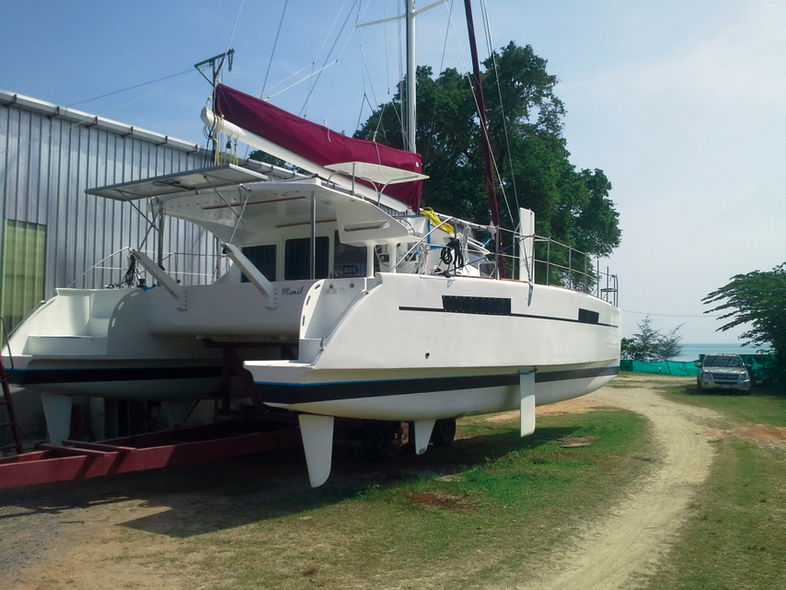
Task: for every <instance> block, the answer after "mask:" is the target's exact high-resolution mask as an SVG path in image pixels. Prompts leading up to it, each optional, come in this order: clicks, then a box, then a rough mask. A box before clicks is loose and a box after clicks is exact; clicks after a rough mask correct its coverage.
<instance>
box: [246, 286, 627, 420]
mask: <svg viewBox="0 0 786 590" xmlns="http://www.w3.org/2000/svg"><path fill="white" fill-rule="evenodd" d="M339 288H340V281H331V280H326V281H320V282H317V283H315V285H314V287H313V290H312V293H314V298H315V299H316V301H315V302H312V303H311V305H319V302H320V301H321V299H322V298H329V297H330V293H331V292H335V291H337V290H338V289H339ZM364 293H365V296H364V297H361V298H358V299H356V300H355V302H354V304H353V305H351V307H350V308H349V309H348V310H347V311H345V312H344V313H343V314H342V315H341V316H340V317H339V318H338V319H337V320H336V322H335V323H334V324H332V325H331V327H330V328H329V329H328V330H327V331H324V332H322V333H321V334H310V336H312V337H311V338H308V339H306V341H307V342H309V343H310V345H311V349H312V352H311V354H312V358H311V359H309V361H310V362H304V359H303V358H302V356H303V355H301V359H300V360H299V361H297V362H294V361H274V362H271V361H247V362H246V363H245V368H246V369H247V370H248V371H249V372H250V373H251V374H252V376H253V378H254V384H255V391H256V398H257V400H260V401H262V402H263V403H266V404H268V405H271V406H276V407H284V408H287V409H291V410H296V411H301V412H310V413H316V414H324V415H332V416H342V417H348V418H366V419H378V420H417V419H422V418H447V417H456V416H461V415H467V414H478V413H486V412H497V411H504V410H510V409H513V408H516V407H518V404H519V381H520V376H521V375H522V374H526V373H530V372H533V373H534V382H535V396H536V403H537V404H548V403H553V402H557V401H561V400H564V399H569V398H572V397H577V396H580V395H584V394H586V393H589V392H590V391H593V390H595V389H597V388H598V387H601V386H602V385H603V384H605V383H607V382H608V381H609V380H610V379H612V378H613V376H614V375H615V374H616V373H617V372H618V371H619V312H618V310H617V309H616V308H614V307H613V306H611V305H609V304H608V303H605V302H603V301H601V300H599V299H596V298H594V297H590V296H588V295H585V294H582V293H578V292H575V291H570V290H567V289H562V288H557V287H546V286H538V285H533V286H532V287H530V285H529V284H528V283H522V282H517V281H493V280H488V279H482V278H472V277H453V278H446V277H434V276H429V277H424V276H419V275H403V274H402V275H394V274H382V275H380V276H379V278H378V282H376V284H375V285H370V288H369V289H368V290H366V291H365V292H364ZM303 317H304V318H307V317H308V315H307V313H305V312H304V315H303ZM304 332H305V333H306V334H308V325H305V326H304ZM316 336H320V338H316Z"/></svg>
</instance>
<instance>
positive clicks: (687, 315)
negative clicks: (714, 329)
mask: <svg viewBox="0 0 786 590" xmlns="http://www.w3.org/2000/svg"><path fill="white" fill-rule="evenodd" d="M622 311H623V312H625V313H637V314H639V315H652V316H656V317H662V318H719V317H721V315H722V314H719V313H699V314H691V313H657V312H653V311H636V310H633V309H623V310H622Z"/></svg>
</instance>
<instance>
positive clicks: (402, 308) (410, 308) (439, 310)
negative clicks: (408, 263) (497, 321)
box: [398, 305, 619, 328]
mask: <svg viewBox="0 0 786 590" xmlns="http://www.w3.org/2000/svg"><path fill="white" fill-rule="evenodd" d="M398 309H399V311H424V312H429V313H473V312H468V311H461V310H453V309H443V308H441V307H413V306H408V305H400V306H399V308H398ZM593 313H595V312H593ZM485 315H497V316H500V317H506V318H529V319H533V320H553V321H555V322H570V323H572V324H585V325H588V326H603V327H604V328H619V326H618V325H617V324H605V323H603V322H599V321H592V322H589V321H587V320H586V319H585V318H584V317H582V318H581V319H579V318H576V319H572V318H560V317H557V316H549V315H535V314H529V313H513V312H510V313H505V314H503V313H495V314H485Z"/></svg>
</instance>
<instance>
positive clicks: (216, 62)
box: [194, 49, 235, 158]
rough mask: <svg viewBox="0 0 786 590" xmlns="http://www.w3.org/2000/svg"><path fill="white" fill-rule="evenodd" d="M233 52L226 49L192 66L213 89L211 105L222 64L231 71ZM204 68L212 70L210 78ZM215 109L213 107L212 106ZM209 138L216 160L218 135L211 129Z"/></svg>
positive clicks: (214, 97) (214, 99)
mask: <svg viewBox="0 0 786 590" xmlns="http://www.w3.org/2000/svg"><path fill="white" fill-rule="evenodd" d="M234 56H235V50H234V49H228V50H227V51H225V52H224V53H219V54H218V55H214V56H213V57H209V58H207V59H205V60H202V61H200V62H199V63H196V64H194V67H195V68H196V71H197V72H199V73H200V74H202V77H203V78H204V79H205V80H207V81H208V83H209V84H210V86H211V87H212V88H213V92H212V95H213V105H215V103H216V84H218V77H219V76H220V75H221V69H222V68H223V67H224V62H225V61H226V62H227V71H230V72H231V71H232V62H233V61H234ZM206 66H210V69H211V70H212V76H211V77H210V78H208V77H207V76H206V75H205V72H204V71H202V70H203V68H205V67H206ZM214 108H215V106H214ZM209 131H210V137H209V141H211V142H212V143H213V153H214V154H215V156H216V158H218V135H217V134H216V133H214V130H213V129H210V130H209Z"/></svg>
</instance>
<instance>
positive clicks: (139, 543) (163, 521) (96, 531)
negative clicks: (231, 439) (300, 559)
mask: <svg viewBox="0 0 786 590" xmlns="http://www.w3.org/2000/svg"><path fill="white" fill-rule="evenodd" d="M663 383H664V381H662V380H661V381H659V379H658V377H657V376H655V377H653V376H629V375H628V376H625V377H622V378H620V379H618V380H616V381H615V382H613V384H612V386H609V387H605V388H603V389H602V390H599V391H598V392H596V393H594V394H592V395H591V396H585V397H584V398H580V399H578V400H573V401H571V402H565V403H564V404H556V405H553V406H547V407H545V408H542V409H541V410H542V412H543V413H554V412H581V411H587V410H589V409H592V408H593V407H597V406H605V407H608V406H616V407H621V408H625V409H629V410H632V411H634V412H638V413H640V414H642V415H644V416H646V417H647V418H648V419H649V420H650V421H651V423H652V432H653V437H654V439H655V442H656V445H657V448H658V451H657V454H656V455H654V458H655V462H654V464H653V465H654V469H653V470H652V473H651V475H650V476H649V477H648V478H647V479H646V480H645V481H643V482H639V483H638V484H637V485H636V487H635V488H634V489H631V490H629V492H628V495H627V497H625V499H624V500H623V501H622V502H621V503H620V504H619V505H618V506H616V507H615V509H614V510H612V511H611V512H610V513H609V514H608V515H607V516H606V517H604V519H602V521H599V522H595V523H590V524H589V525H588V526H587V528H586V530H584V531H582V532H581V533H580V535H579V536H578V537H577V538H576V539H574V542H572V543H571V544H570V546H569V547H563V548H558V549H556V550H555V551H554V553H553V555H551V556H550V557H549V558H547V559H545V560H543V561H542V562H541V563H539V565H538V568H537V569H528V571H527V575H526V577H525V576H516V579H519V580H522V579H527V580H528V582H527V585H526V586H522V588H528V589H529V588H533V589H534V588H537V589H556V588H560V589H570V588H581V589H582V590H583V589H586V588H593V589H613V588H631V587H635V585H636V582H637V580H640V579H641V578H643V577H644V576H646V575H647V573H648V572H651V571H652V570H653V568H654V566H655V565H656V564H657V563H658V561H659V560H660V559H662V558H663V557H664V556H665V554H666V552H667V551H668V549H669V547H670V543H671V541H672V540H673V539H674V538H675V535H676V534H677V532H678V530H679V527H680V525H681V524H682V522H683V520H684V514H685V511H686V509H687V507H688V505H689V503H690V502H691V500H692V498H693V497H694V494H695V492H696V490H697V488H698V486H699V485H700V484H701V483H702V482H703V481H704V479H705V478H706V477H707V475H708V473H709V470H710V467H711V465H712V461H713V450H712V446H711V445H710V440H711V439H712V438H715V437H717V431H714V432H713V431H711V430H710V428H709V426H708V421H710V420H712V419H713V418H715V417H716V416H715V415H714V414H713V413H712V412H710V411H707V410H702V409H698V408H691V407H687V406H684V405H679V404H676V403H673V402H670V401H668V400H666V399H665V398H663V397H662V396H661V395H659V394H658V391H657V390H658V386H659V385H662V384H663ZM280 461H281V463H280V464H279V465H278V466H277V467H276V468H275V470H276V471H275V481H274V483H271V484H268V485H270V486H271V488H270V490H267V491H266V490H264V489H262V488H264V486H265V484H257V483H253V484H243V483H239V484H235V485H245V486H248V487H247V488H243V489H242V490H241V491H242V492H243V493H246V494H247V495H251V494H254V493H257V491H256V490H257V488H259V490H258V493H268V492H270V493H279V491H280V490H282V489H284V490H285V491H287V493H308V492H307V487H306V485H305V484H304V481H305V478H304V473H303V469H302V465H301V464H300V462H301V461H302V458H300V457H289V458H287V457H283V458H281V459H280ZM258 468H259V467H258V465H255V464H254V463H253V461H250V462H248V463H247V464H246V463H243V462H240V463H238V462H235V463H233V464H232V465H231V467H227V469H231V472H230V473H227V474H221V473H217V471H218V470H220V469H221V467H215V466H214V467H211V468H209V469H207V468H205V467H204V466H196V467H193V468H181V469H178V470H165V471H162V472H151V473H139V474H130V475H128V476H122V477H123V479H122V483H120V482H119V481H118V480H114V482H113V481H112V480H90V481H85V482H76V483H73V484H67V485H62V484H61V485H54V486H43V487H39V488H36V489H35V491H34V493H31V494H29V495H25V493H24V492H23V491H13V490H12V491H9V492H0V587H2V588H8V589H9V590H10V589H14V590H33V589H47V590H50V589H58V588H79V589H81V590H97V589H99V588H100V589H103V588H107V587H112V588H140V587H143V586H144V587H145V588H148V589H156V588H162V589H163V588H198V587H199V586H200V584H202V583H204V581H203V579H202V578H200V573H201V570H200V564H199V562H198V560H197V556H196V555H191V554H189V551H188V549H187V547H186V545H185V544H184V542H183V539H185V538H187V537H189V536H191V537H194V536H199V535H201V534H202V533H203V532H209V531H210V530H215V529H216V528H218V523H220V526H221V527H223V528H226V527H229V526H237V527H241V528H242V525H243V524H245V521H243V520H242V518H243V517H242V516H240V517H239V516H237V515H238V514H242V511H240V512H238V511H235V512H234V513H233V512H232V511H231V510H229V508H230V506H232V505H233V503H234V502H236V496H235V495H233V494H234V493H235V492H237V490H232V489H229V490H225V489H221V491H220V492H217V491H216V488H215V487H211V485H209V482H207V481H206V479H205V478H211V479H215V480H221V479H222V478H225V480H229V479H230V478H231V480H232V481H240V482H242V481H249V482H256V481H258V478H257V477H256V470H257V469H258ZM244 470H246V471H248V473H245V471H244ZM252 485H253V486H256V487H254V488H252V487H250V486H252ZM273 487H275V490H279V491H275V492H274V491H272V489H273ZM241 496H242V494H241ZM228 514H235V516H230V517H228V516H227V515H228ZM253 517H254V515H253V514H252V515H247V516H246V518H253ZM227 518H229V519H230V522H227ZM233 518H235V519H239V520H237V521H234V520H232V519H233ZM221 519H223V520H221ZM211 527H212V529H211ZM151 532H153V533H159V534H150V533H151ZM533 575H536V576H537V577H536V578H533V577H532V576H533ZM479 585H480V584H479Z"/></svg>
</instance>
